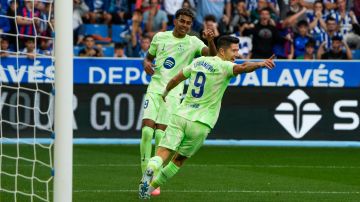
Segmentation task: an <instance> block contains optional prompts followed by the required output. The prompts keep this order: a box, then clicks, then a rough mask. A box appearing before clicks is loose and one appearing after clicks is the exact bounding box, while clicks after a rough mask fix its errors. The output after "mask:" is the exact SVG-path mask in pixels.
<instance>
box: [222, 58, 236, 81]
mask: <svg viewBox="0 0 360 202" xmlns="http://www.w3.org/2000/svg"><path fill="white" fill-rule="evenodd" d="M235 65H236V64H235V63H232V62H230V61H226V62H224V69H225V71H226V75H227V76H228V77H233V76H234V66H235Z"/></svg>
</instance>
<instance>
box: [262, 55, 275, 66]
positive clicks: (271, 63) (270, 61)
mask: <svg viewBox="0 0 360 202" xmlns="http://www.w3.org/2000/svg"><path fill="white" fill-rule="evenodd" d="M274 58H275V54H273V55H272V56H271V57H270V58H269V59H266V60H265V61H264V62H263V63H264V66H265V67H266V68H268V69H273V68H274V67H275V63H274Z"/></svg>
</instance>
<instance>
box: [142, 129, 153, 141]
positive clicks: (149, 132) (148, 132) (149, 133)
mask: <svg viewBox="0 0 360 202" xmlns="http://www.w3.org/2000/svg"><path fill="white" fill-rule="evenodd" d="M153 135H154V129H152V128H150V127H148V126H145V127H143V128H142V136H141V139H142V140H143V141H151V140H152V138H153Z"/></svg>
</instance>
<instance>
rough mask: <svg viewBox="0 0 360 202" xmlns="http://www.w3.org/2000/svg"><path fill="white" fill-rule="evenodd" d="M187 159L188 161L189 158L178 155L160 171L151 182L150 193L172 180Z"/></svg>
mask: <svg viewBox="0 0 360 202" xmlns="http://www.w3.org/2000/svg"><path fill="white" fill-rule="evenodd" d="M186 159H188V157H186V156H182V155H181V154H179V153H176V154H175V155H174V157H173V159H172V160H171V161H170V162H169V163H168V164H167V165H166V166H165V167H164V168H163V169H161V170H160V172H159V174H158V175H157V176H156V177H155V179H154V180H153V181H152V182H151V184H150V191H151V190H152V189H156V188H158V187H160V186H161V185H163V184H165V183H166V182H167V181H168V180H169V179H170V178H172V177H173V176H174V175H175V174H176V173H177V172H178V171H179V170H180V167H181V166H182V165H183V164H184V162H185V160H186Z"/></svg>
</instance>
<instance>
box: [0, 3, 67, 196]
mask: <svg viewBox="0 0 360 202" xmlns="http://www.w3.org/2000/svg"><path fill="white" fill-rule="evenodd" d="M8 2H9V4H8V5H9V8H8V12H6V13H4V12H0V18H1V21H2V22H4V21H8V22H9V25H10V29H7V28H6V27H5V26H4V27H3V26H1V27H0V42H1V43H0V44H1V46H0V201H1V202H2V201H6V202H8V201H15V202H16V201H31V202H33V201H55V202H71V201H72V173H73V172H72V165H73V129H72V123H73V122H72V120H73V111H72V110H73V108H72V104H73V102H72V99H73V29H72V22H73V20H72V16H73V0H24V1H16V0H14V1H8ZM19 4H20V5H19ZM4 10H5V9H4ZM0 11H3V10H0ZM55 27H56V28H55ZM55 29H56V32H55ZM6 43H7V44H8V45H7V46H6Z"/></svg>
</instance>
